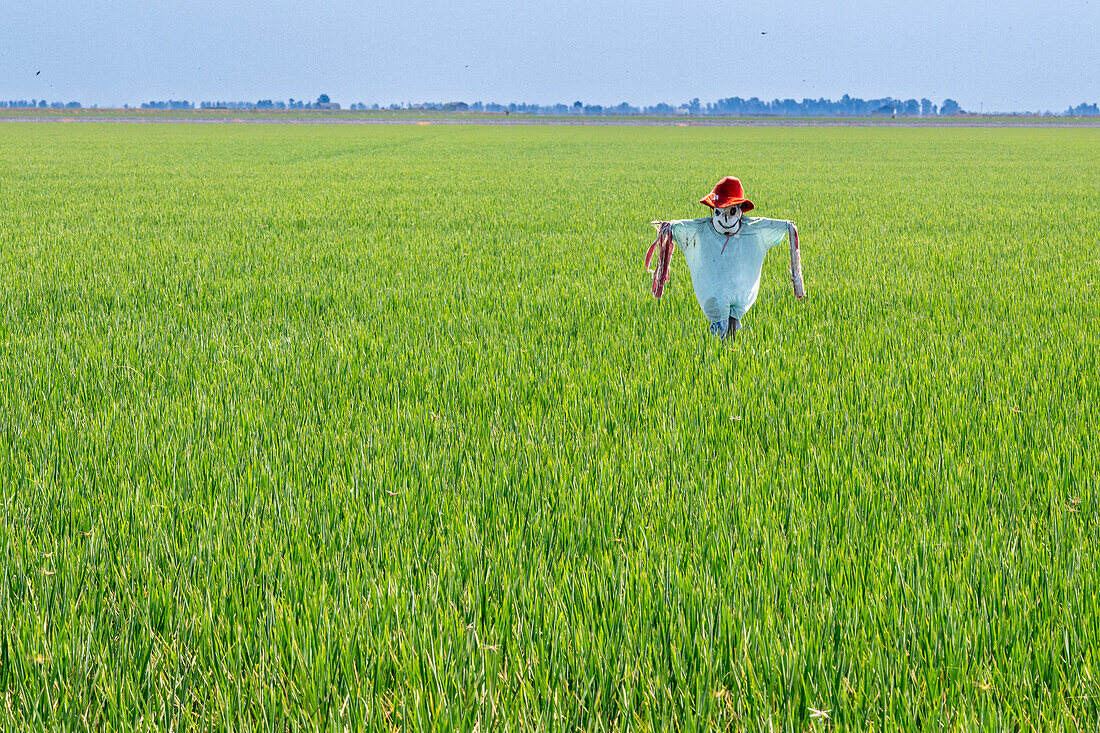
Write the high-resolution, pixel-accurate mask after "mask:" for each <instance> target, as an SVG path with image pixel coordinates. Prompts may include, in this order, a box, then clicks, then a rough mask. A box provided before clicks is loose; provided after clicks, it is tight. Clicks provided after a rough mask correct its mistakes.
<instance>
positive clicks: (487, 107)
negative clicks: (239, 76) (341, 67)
mask: <svg viewBox="0 0 1100 733" xmlns="http://www.w3.org/2000/svg"><path fill="white" fill-rule="evenodd" d="M125 106H126V107H129V105H125ZM196 106H197V108H198V109H339V108H340V105H339V104H336V103H334V102H332V101H331V100H330V99H329V96H328V95H327V94H321V95H320V96H318V97H317V99H316V100H315V101H312V102H310V101H307V100H304V99H294V98H293V97H292V98H291V99H290V100H289V101H286V102H284V101H282V100H273V99H261V100H258V101H256V102H241V101H224V102H223V101H216V102H199V103H198V105H196V104H195V103H193V102H189V101H187V100H174V99H170V100H165V101H151V102H144V103H142V104H141V106H140V107H141V109H165V110H191V109H196ZM31 107H34V108H39V109H80V108H81V104H80V102H47V101H46V100H44V99H32V100H30V101H28V100H25V99H18V100H8V101H3V100H0V108H10V109H18V108H31ZM93 109H94V107H93ZM350 109H352V110H357V111H362V110H379V109H388V110H430V111H441V112H454V111H457V112H465V111H469V112H492V113H498V114H512V113H517V114H532V115H584V116H602V115H614V116H629V115H688V116H708V115H709V116H736V117H742V116H744V117H751V116H769V115H770V116H776V117H867V116H871V115H890V116H897V115H902V116H906V117H935V116H944V115H959V114H966V111H965V110H964V109H962V107H960V106H959V103H958V102H956V101H955V100H954V99H950V98H949V99H945V100H943V102H942V103H941V104H939V105H936V104H933V103H932V100H930V99H927V98H924V99H920V100H917V99H904V100H902V99H895V98H893V97H882V98H879V99H860V98H859V97H850V96H848V95H847V94H845V95H844V96H843V97H841V98H840V99H837V100H832V99H825V98H819V99H808V98H807V99H802V100H801V101H798V100H795V99H773V100H771V101H766V100H762V99H759V98H758V97H750V98H748V99H744V98H742V97H727V98H725V99H719V100H718V101H716V102H708V103H706V104H702V103H700V102H699V99H698V97H696V98H695V99H692V100H691V101H690V102H685V103H683V104H679V105H672V104H667V103H664V102H661V103H658V104H655V105H652V106H648V107H635V106H633V105H631V104H628V103H627V102H623V103H621V104H617V105H614V106H603V105H599V104H584V103H582V102H580V101H579V100H578V101H576V102H573V104H550V105H543V104H516V103H511V104H499V103H497V102H481V101H478V102H472V103H470V104H467V103H465V102H424V103H417V104H414V103H412V102H407V103H405V104H390V105H388V106H379V105H377V104H370V105H368V104H366V103H364V102H356V103H354V104H352V105H351V106H350ZM1013 114H1038V113H1031V112H1022V113H1013ZM1043 114H1045V115H1050V114H1051V113H1050V112H1049V111H1048V112H1044V113H1043ZM1062 114H1065V115H1070V116H1075V117H1097V116H1100V108H1098V107H1097V104H1096V103H1095V102H1094V103H1092V104H1088V103H1085V102H1082V103H1081V104H1079V105H1077V106H1075V107H1070V108H1069V109H1067V110H1066V111H1065V112H1063V113H1062Z"/></svg>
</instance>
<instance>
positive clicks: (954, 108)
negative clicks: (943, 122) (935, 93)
mask: <svg viewBox="0 0 1100 733" xmlns="http://www.w3.org/2000/svg"><path fill="white" fill-rule="evenodd" d="M962 111H963V110H962V107H960V106H959V103H958V102H956V101H955V100H954V99H945V100H943V104H941V105H940V114H941V115H957V114H962Z"/></svg>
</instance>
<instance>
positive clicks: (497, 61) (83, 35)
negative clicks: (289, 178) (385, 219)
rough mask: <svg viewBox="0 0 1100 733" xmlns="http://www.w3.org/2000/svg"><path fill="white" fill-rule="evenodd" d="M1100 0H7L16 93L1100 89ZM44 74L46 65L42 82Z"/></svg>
mask: <svg viewBox="0 0 1100 733" xmlns="http://www.w3.org/2000/svg"><path fill="white" fill-rule="evenodd" d="M1098 38H1100V0H1055V1H1053V2H1048V3H1035V2H1020V1H1019V0H1007V1H1002V2H991V1H987V0H977V1H975V2H967V1H966V0H953V1H951V2H945V1H943V0H927V1H926V2H921V3H916V2H890V1H889V0H849V2H830V3H826V2H809V1H807V0H788V1H783V2H759V3H731V2H726V1H720V2H696V1H695V0H687V1H686V2H668V1H665V2H657V1H654V0H637V1H636V2H634V3H611V2H605V1H603V0H561V1H559V2H551V3H531V2H524V3H519V2H506V1H505V0H481V1H480V2H476V3H475V2H462V3H460V2H438V1H435V0H431V1H427V2H388V3H382V2H370V1H367V2H352V1H351V0H320V1H318V2H292V1H290V0H264V1H263V2H258V1H255V0H247V1H243V2H242V1H234V0H188V1H186V2H182V3H170V2H163V1H158V0H140V1H139V0H33V1H31V0H2V2H0V99H31V98H37V99H43V98H45V99H48V100H50V101H55V100H57V101H69V100H77V101H80V102H83V103H85V104H96V103H98V104H100V105H101V106H107V105H121V104H123V103H130V104H136V103H140V102H142V101H148V100H153V99H158V100H159V99H188V100H190V101H200V100H216V99H219V100H255V99H260V98H271V99H284V100H285V99H288V98H291V97H293V98H295V99H314V98H316V97H317V95H318V94H320V93H322V92H325V93H328V94H329V95H330V96H331V97H332V98H333V100H334V101H337V102H341V103H343V104H344V105H345V106H346V105H347V104H349V103H351V102H367V103H374V102H377V103H380V104H389V103H391V102H425V101H441V102H442V101H453V100H463V101H467V102H472V101H477V100H481V101H486V102H487V101H497V102H536V103H542V104H547V103H554V102H565V103H572V102H573V101H575V100H581V101H582V102H584V103H586V104H603V105H609V104H612V105H613V104H618V103H619V102H624V101H625V102H630V103H631V104H635V105H647V104H654V103H656V102H660V101H665V102H671V103H680V102H684V101H687V100H690V99H691V98H693V97H699V98H700V100H702V101H703V102H704V103H705V102H708V101H714V100H716V99H719V98H722V97H731V96H742V97H751V96H758V97H761V98H764V99H771V98H775V97H781V98H782V97H793V98H795V99H801V98H803V97H813V98H816V97H822V96H823V97H828V98H838V97H840V96H841V95H843V94H845V93H848V94H851V95H852V96H859V97H865V98H870V97H881V96H888V95H889V96H895V97H900V98H902V99H905V98H909V97H914V98H917V99H919V98H920V97H922V96H927V97H929V98H930V99H932V101H934V102H936V103H937V104H939V103H940V102H942V101H943V99H944V98H945V97H951V98H954V99H956V100H958V101H959V102H960V103H961V104H962V106H963V107H964V108H966V109H974V110H977V109H979V108H981V109H984V110H985V111H987V112H988V111H1008V110H1051V111H1062V110H1064V109H1065V108H1066V107H1068V106H1070V105H1075V104H1078V103H1080V102H1082V101H1087V102H1096V101H1100V41H1098V40H1097V39H1098ZM36 72H41V73H39V74H37V75H36Z"/></svg>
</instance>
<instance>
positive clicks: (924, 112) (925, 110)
mask: <svg viewBox="0 0 1100 733" xmlns="http://www.w3.org/2000/svg"><path fill="white" fill-rule="evenodd" d="M930 114H932V100H931V99H928V98H927V97H922V98H921V100H920V116H921V117H927V116H928V115H930Z"/></svg>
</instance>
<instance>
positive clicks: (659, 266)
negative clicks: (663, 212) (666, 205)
mask: <svg viewBox="0 0 1100 733" xmlns="http://www.w3.org/2000/svg"><path fill="white" fill-rule="evenodd" d="M650 223H651V224H653V226H655V227H657V238H656V239H654V240H653V244H651V245H649V250H648V251H647V252H646V253H645V266H646V268H647V269H648V268H649V263H650V262H651V261H653V260H654V255H656V264H655V266H654V268H653V269H652V270H649V272H651V273H653V285H652V286H651V287H650V290H651V291H652V292H653V297H654V298H660V297H661V296H662V295H663V294H664V292H665V283H667V282H668V269H669V267H671V266H672V250H673V248H674V247H675V246H676V244H675V243H674V242H673V241H672V224H670V223H669V222H667V221H653V222H650Z"/></svg>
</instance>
